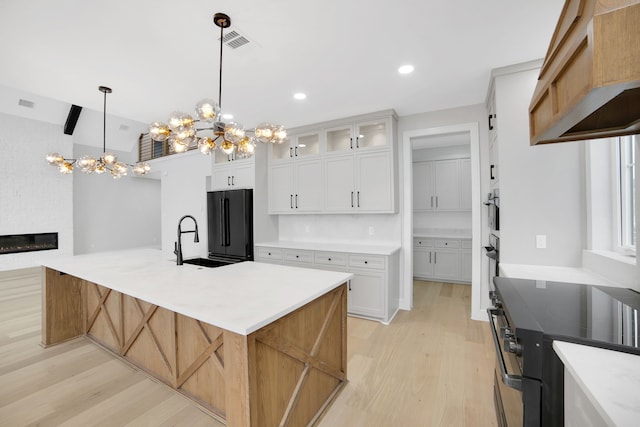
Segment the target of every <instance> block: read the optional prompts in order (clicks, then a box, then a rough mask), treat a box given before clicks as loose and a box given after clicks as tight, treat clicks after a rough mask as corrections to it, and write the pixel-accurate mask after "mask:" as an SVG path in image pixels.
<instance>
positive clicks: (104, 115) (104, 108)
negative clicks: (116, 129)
mask: <svg viewBox="0 0 640 427" xmlns="http://www.w3.org/2000/svg"><path fill="white" fill-rule="evenodd" d="M103 93H104V102H103V105H102V112H103V113H102V153H106V152H107V91H106V90H105V91H104V92H103Z"/></svg>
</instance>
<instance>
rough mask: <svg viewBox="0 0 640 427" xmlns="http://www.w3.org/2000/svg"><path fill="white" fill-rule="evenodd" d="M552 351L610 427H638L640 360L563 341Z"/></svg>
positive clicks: (639, 418) (633, 356)
mask: <svg viewBox="0 0 640 427" xmlns="http://www.w3.org/2000/svg"><path fill="white" fill-rule="evenodd" d="M553 349H554V350H555V352H556V353H557V354H558V357H560V360H562V363H563V364H564V366H565V369H566V370H567V372H568V373H569V374H570V375H571V376H572V377H573V378H574V379H575V381H576V382H577V383H578V385H579V386H580V387H581V388H582V390H583V391H584V393H585V395H586V396H587V398H588V399H589V401H590V402H591V403H592V404H593V406H594V407H595V409H596V410H597V411H598V414H599V415H600V416H601V417H602V418H603V419H604V420H605V421H606V422H607V424H608V425H611V426H636V425H638V420H640V393H639V392H638V391H639V390H640V356H636V355H633V354H627V353H622V352H619V351H611V350H605V349H601V348H597V347H589V346H584V345H579V344H573V343H568V342H563V341H554V342H553Z"/></svg>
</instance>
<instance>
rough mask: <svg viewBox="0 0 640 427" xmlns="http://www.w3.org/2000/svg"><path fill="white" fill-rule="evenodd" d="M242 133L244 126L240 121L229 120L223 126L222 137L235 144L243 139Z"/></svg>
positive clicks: (243, 133)
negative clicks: (229, 121)
mask: <svg viewBox="0 0 640 427" xmlns="http://www.w3.org/2000/svg"><path fill="white" fill-rule="evenodd" d="M244 135H245V132H244V126H242V125H241V124H240V123H235V122H231V123H228V124H227V125H226V126H225V128H224V139H226V140H227V141H229V142H231V143H233V144H237V143H239V142H240V141H242V140H243V139H244Z"/></svg>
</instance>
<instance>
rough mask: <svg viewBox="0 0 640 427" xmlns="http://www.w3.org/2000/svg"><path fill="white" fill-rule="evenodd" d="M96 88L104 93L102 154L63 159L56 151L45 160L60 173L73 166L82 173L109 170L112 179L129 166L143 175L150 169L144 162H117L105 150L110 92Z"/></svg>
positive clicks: (124, 172) (103, 87)
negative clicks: (97, 156) (132, 163)
mask: <svg viewBox="0 0 640 427" xmlns="http://www.w3.org/2000/svg"><path fill="white" fill-rule="evenodd" d="M98 90H99V91H100V92H102V93H103V94H104V105H103V121H102V123H103V124H102V156H101V157H100V158H95V157H93V156H82V157H80V158H79V159H65V158H64V157H63V156H62V155H60V154H58V153H49V154H47V157H46V159H47V162H48V163H49V164H50V165H52V166H57V167H58V171H60V173H64V174H69V173H72V172H73V168H74V166H77V167H79V168H80V170H81V171H82V172H84V173H87V174H90V173H94V172H95V173H97V174H102V173H104V172H106V171H109V173H110V174H111V176H112V177H113V178H114V179H119V178H122V177H123V176H125V175H127V172H128V170H129V168H131V170H133V173H135V174H136V175H145V174H146V173H147V172H149V171H150V170H151V168H150V167H149V165H148V164H147V163H146V162H138V163H136V164H135V165H130V164H127V163H123V162H119V161H118V158H117V157H116V155H115V154H113V153H110V152H107V94H108V93H111V92H112V91H111V88H108V87H106V86H99V87H98Z"/></svg>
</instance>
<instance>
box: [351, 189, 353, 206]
mask: <svg viewBox="0 0 640 427" xmlns="http://www.w3.org/2000/svg"><path fill="white" fill-rule="evenodd" d="M351 207H353V191H352V192H351Z"/></svg>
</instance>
